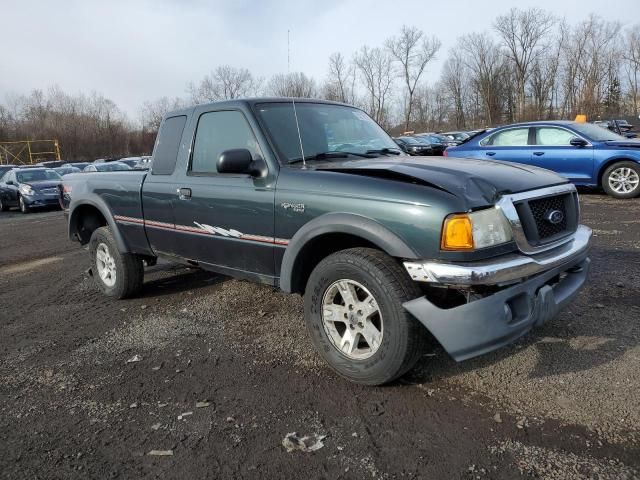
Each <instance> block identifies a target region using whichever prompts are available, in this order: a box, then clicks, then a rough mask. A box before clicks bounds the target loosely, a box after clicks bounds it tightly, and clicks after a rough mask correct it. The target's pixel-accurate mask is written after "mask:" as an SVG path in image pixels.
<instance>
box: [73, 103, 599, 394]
mask: <svg viewBox="0 0 640 480" xmlns="http://www.w3.org/2000/svg"><path fill="white" fill-rule="evenodd" d="M61 202H62V203H63V208H65V209H66V211H67V214H68V228H69V236H70V238H71V239H73V240H75V241H78V242H80V243H81V244H83V245H88V250H89V252H90V255H91V263H92V266H91V270H92V272H93V277H94V278H95V282H96V284H97V286H98V288H99V289H100V290H102V292H104V293H105V294H106V295H109V296H112V297H116V298H125V297H131V296H133V295H135V294H136V293H137V292H139V291H140V289H141V286H142V283H143V277H144V266H145V265H149V264H153V263H154V262H155V261H156V260H157V259H158V258H163V259H166V260H169V261H171V262H179V263H184V264H186V265H191V266H198V267H200V268H202V269H205V270H209V271H212V272H217V273H220V274H223V275H228V276H231V277H235V278H243V279H249V280H252V281H255V282H259V283H264V284H268V285H272V286H277V287H279V288H280V289H282V290H283V291H285V292H289V293H297V294H301V295H303V296H304V320H305V322H306V325H307V328H308V331H309V334H310V336H311V340H312V342H313V344H314V345H315V347H316V349H317V350H318V352H319V353H320V355H322V357H324V359H325V360H326V361H327V363H328V364H329V365H330V366H331V367H333V369H335V370H336V371H337V372H338V373H339V374H340V375H342V376H343V377H346V378H347V379H349V380H352V381H355V382H359V383H363V384H370V385H377V384H383V383H386V382H389V381H391V380H393V379H396V378H398V377H400V376H401V375H403V374H404V373H405V372H407V371H408V370H409V369H411V368H412V366H413V365H414V364H415V362H416V361H417V359H418V358H419V357H420V356H421V354H422V353H423V351H424V348H425V346H426V342H428V341H433V339H435V340H436V341H437V342H439V343H440V345H441V346H442V347H443V348H444V349H445V350H446V351H447V352H448V353H449V355H451V356H452V357H453V358H454V359H455V360H457V361H461V360H465V359H468V358H471V357H475V356H476V355H480V354H483V353H486V352H489V351H492V350H495V349H497V348H499V347H501V346H504V345H507V344H509V343H510V342H513V341H514V340H515V339H517V338H518V337H520V336H522V335H523V334H525V333H526V332H528V331H529V330H530V329H531V328H532V327H535V326H539V325H542V324H543V323H544V322H546V321H548V320H550V319H552V318H553V317H555V316H556V315H557V313H558V312H559V311H560V310H561V309H562V308H563V307H564V306H566V305H567V304H568V303H570V302H571V301H572V300H573V299H574V298H575V296H576V295H577V294H578V292H579V291H580V289H581V288H582V286H583V285H584V283H585V280H586V277H587V272H588V269H589V263H590V260H589V258H588V250H589V244H590V239H591V230H590V229H589V228H587V227H586V226H583V225H580V223H579V220H580V208H579V204H578V195H577V193H576V190H575V187H574V186H573V185H571V184H570V183H568V182H567V180H566V179H564V178H562V177H560V176H558V175H556V174H555V173H553V172H550V171H548V170H544V169H541V168H536V167H531V166H524V165H518V164H505V163H501V162H491V161H485V160H482V161H481V160H469V159H459V158H441V157H425V158H423V157H409V156H405V155H404V154H402V152H401V151H400V150H399V149H398V146H397V145H396V144H395V143H394V141H393V140H392V139H391V138H390V137H389V135H387V134H386V133H385V132H384V130H383V129H382V128H381V127H380V126H378V125H377V124H376V123H375V122H374V121H373V120H372V119H371V118H370V117H369V116H368V115H367V114H366V113H364V112H363V111H361V110H359V109H357V108H354V107H351V106H348V105H343V104H338V103H331V102H323V101H318V100H302V99H297V100H295V101H293V100H292V99H286V98H268V99H249V100H233V101H226V102H221V103H212V104H209V105H198V106H195V107H191V108H187V109H183V110H178V111H175V112H172V113H169V114H167V115H166V117H165V118H164V120H163V122H162V124H161V126H160V131H159V133H158V136H157V139H156V143H155V147H154V151H153V159H152V162H151V167H150V169H149V171H148V172H144V171H125V172H96V173H82V174H71V175H68V176H65V177H64V180H63V185H62V187H61ZM259 307H260V305H256V309H258V308H259ZM229 321H233V319H229Z"/></svg>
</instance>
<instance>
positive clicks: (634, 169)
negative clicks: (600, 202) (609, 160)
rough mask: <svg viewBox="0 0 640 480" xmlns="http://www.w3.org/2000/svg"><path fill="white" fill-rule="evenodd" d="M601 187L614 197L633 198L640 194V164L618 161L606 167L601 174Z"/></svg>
mask: <svg viewBox="0 0 640 480" xmlns="http://www.w3.org/2000/svg"><path fill="white" fill-rule="evenodd" d="M602 188H604V190H605V192H607V193H608V194H609V195H611V196H612V197H614V198H634V197H637V196H638V194H640V165H638V164H637V163H635V162H629V161H626V162H618V163H614V164H613V165H611V166H610V167H608V168H607V169H606V170H605V172H604V175H603V176H602Z"/></svg>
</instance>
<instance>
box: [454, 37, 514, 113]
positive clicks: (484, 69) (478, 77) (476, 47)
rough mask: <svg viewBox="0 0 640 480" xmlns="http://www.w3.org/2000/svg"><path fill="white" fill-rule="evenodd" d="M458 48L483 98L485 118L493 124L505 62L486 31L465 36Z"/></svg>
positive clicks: (501, 99)
mask: <svg viewBox="0 0 640 480" xmlns="http://www.w3.org/2000/svg"><path fill="white" fill-rule="evenodd" d="M458 48H459V49H460V50H461V51H462V52H463V53H464V57H463V59H464V60H463V61H464V63H465V66H466V67H467V68H468V69H469V72H470V74H471V82H472V84H473V85H474V87H475V89H476V90H477V92H478V94H479V97H480V99H481V101H482V104H483V110H484V121H485V123H486V124H488V125H492V124H494V122H497V121H499V120H500V114H501V111H502V103H503V98H502V97H501V95H500V93H501V89H502V85H501V83H500V82H501V80H502V78H503V77H504V68H505V65H504V62H503V57H502V55H501V53H500V49H499V47H498V45H497V44H496V43H495V42H494V41H493V39H492V38H491V36H490V35H489V34H488V33H470V34H467V35H464V36H463V37H461V38H460V41H459V45H458Z"/></svg>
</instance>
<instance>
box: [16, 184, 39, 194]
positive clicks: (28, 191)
mask: <svg viewBox="0 0 640 480" xmlns="http://www.w3.org/2000/svg"><path fill="white" fill-rule="evenodd" d="M18 190H20V193H21V194H22V195H33V194H34V193H35V192H34V191H33V188H31V185H20V188H19V189H18Z"/></svg>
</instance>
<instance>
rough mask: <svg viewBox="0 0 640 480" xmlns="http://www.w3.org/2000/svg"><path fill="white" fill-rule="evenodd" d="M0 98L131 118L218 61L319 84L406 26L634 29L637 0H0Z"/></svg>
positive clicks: (450, 40)
mask: <svg viewBox="0 0 640 480" xmlns="http://www.w3.org/2000/svg"><path fill="white" fill-rule="evenodd" d="M0 5H2V8H1V14H0V15H1V16H0V18H1V20H0V32H1V33H0V35H1V38H2V49H1V51H2V54H1V55H2V56H1V59H0V101H2V99H4V97H5V94H7V93H9V92H15V93H28V92H29V91H30V90H31V89H34V88H41V89H46V88H47V87H48V86H50V85H54V84H57V85H58V86H60V87H61V88H62V89H63V90H64V91H66V92H68V93H79V92H86V93H89V92H91V91H97V92H99V93H102V94H103V95H105V96H106V97H108V98H110V99H112V100H114V101H115V102H116V103H117V104H118V106H120V107H121V108H122V109H123V110H125V111H126V112H127V113H128V114H130V115H132V116H136V115H137V113H138V111H139V108H140V106H141V105H142V103H143V102H144V101H145V100H152V99H155V98H158V97H161V96H169V97H174V96H184V95H185V93H186V84H187V83H188V82H189V81H192V80H193V81H197V80H199V79H201V78H202V77H203V76H204V75H205V74H207V73H209V72H210V71H211V70H212V69H213V68H215V67H216V66H217V65H221V64H230V65H233V66H236V67H246V68H248V69H250V70H251V71H252V72H253V73H254V74H255V75H257V76H262V77H269V76H270V75H272V74H274V73H279V72H286V71H287V30H290V32H291V33H290V38H291V71H303V72H305V73H307V74H309V75H312V76H314V77H316V78H318V79H319V78H322V77H324V75H325V72H326V69H327V58H328V57H329V55H330V54H331V53H332V52H335V51H341V52H342V53H343V54H344V55H345V56H346V57H350V56H351V54H352V53H353V52H354V51H356V50H357V49H358V48H359V47H360V46H361V45H363V44H368V45H370V46H377V45H381V44H382V42H383V41H384V39H385V38H387V37H389V36H391V35H394V34H396V33H397V32H398V31H399V29H400V27H401V26H402V24H403V23H406V24H409V25H416V26H418V27H420V28H422V29H423V30H424V31H425V32H427V33H428V34H432V35H436V36H437V37H438V38H440V40H441V41H442V49H441V51H440V53H439V58H438V62H436V63H435V64H433V65H432V66H431V67H430V72H428V78H429V79H432V80H433V79H435V78H436V77H437V75H438V74H439V62H440V61H441V60H442V59H443V58H444V57H445V56H446V52H447V50H448V49H449V48H450V47H452V46H453V45H454V43H455V41H456V38H457V37H458V36H460V35H462V34H464V33H467V32H471V31H482V30H487V29H490V28H491V24H492V22H493V20H494V19H495V17H496V16H497V15H499V14H501V13H504V12H506V11H508V10H509V8H511V7H512V6H518V7H519V8H527V7H531V6H537V7H541V8H544V9H546V10H549V11H551V12H553V13H554V14H556V15H557V16H559V17H566V18H567V20H568V21H570V22H572V23H574V22H578V21H580V20H582V19H584V18H586V17H587V15H588V14H589V13H591V12H594V13H597V14H599V15H601V16H602V17H604V18H605V19H607V20H618V21H620V22H622V23H623V24H625V25H628V24H629V23H630V22H640V0H628V1H626V2H613V3H611V2H606V1H604V0H518V1H517V2H516V1H511V0H485V1H482V0H454V1H451V0H444V1H437V2H436V1H425V0H422V1H418V0H415V1H414V0H394V1H389V0H386V1H374V0H344V1H339V0H279V1H267V0H264V1H260V0H235V1H234V0H218V1H213V0H210V1H205V0H109V1H102V0H100V1H98V0H83V1H80V0H78V1H76V0H66V1H65V0H62V1H50V0H0Z"/></svg>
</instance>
